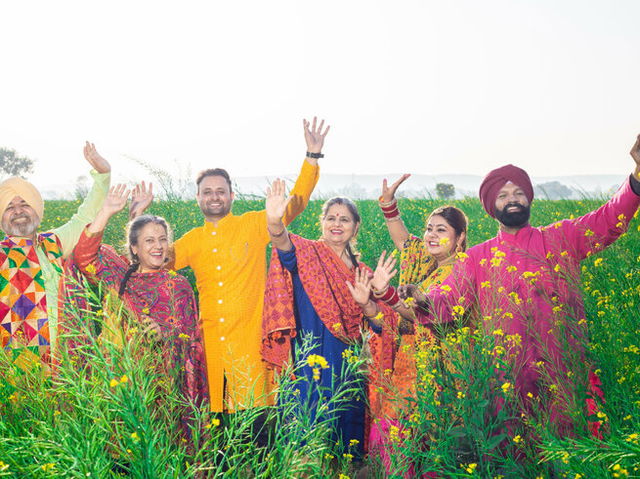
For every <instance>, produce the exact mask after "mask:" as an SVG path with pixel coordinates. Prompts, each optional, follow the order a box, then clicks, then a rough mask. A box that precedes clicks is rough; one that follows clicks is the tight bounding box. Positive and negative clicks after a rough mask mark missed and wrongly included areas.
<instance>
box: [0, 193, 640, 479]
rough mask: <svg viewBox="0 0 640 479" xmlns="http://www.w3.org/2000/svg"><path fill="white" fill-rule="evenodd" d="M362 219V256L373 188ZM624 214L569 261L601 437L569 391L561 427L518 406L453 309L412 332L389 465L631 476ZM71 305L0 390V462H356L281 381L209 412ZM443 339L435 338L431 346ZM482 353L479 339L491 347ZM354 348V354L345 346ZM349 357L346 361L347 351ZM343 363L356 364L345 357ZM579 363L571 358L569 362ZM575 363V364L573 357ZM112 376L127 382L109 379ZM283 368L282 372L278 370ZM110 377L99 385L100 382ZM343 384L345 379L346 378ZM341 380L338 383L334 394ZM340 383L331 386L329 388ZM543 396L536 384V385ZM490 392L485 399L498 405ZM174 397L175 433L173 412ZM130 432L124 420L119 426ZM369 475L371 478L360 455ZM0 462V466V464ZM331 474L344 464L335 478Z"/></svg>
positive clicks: (345, 471)
mask: <svg viewBox="0 0 640 479" xmlns="http://www.w3.org/2000/svg"><path fill="white" fill-rule="evenodd" d="M452 203H453V204H454V205H456V206H458V207H460V208H461V209H462V210H463V211H465V213H466V214H467V215H468V216H469V219H470V229H469V244H471V245H473V244H476V243H478V242H481V241H484V240H486V239H488V238H490V237H492V236H493V235H494V234H495V233H496V231H497V225H496V223H495V221H494V220H492V219H491V218H489V217H488V216H487V215H485V214H484V213H483V211H482V209H481V206H480V203H479V202H478V201H477V200H472V199H467V200H461V201H454V202H452ZM600 204H601V202H600V201H596V200H586V199H585V200H581V201H559V202H554V201H546V200H541V201H540V200H536V202H535V203H534V205H533V208H532V213H533V216H532V224H534V226H535V225H542V224H548V223H551V222H553V221H555V220H558V219H562V218H567V217H571V216H578V215H580V214H584V213H586V212H588V211H591V210H592V209H595V208H596V207H597V206H599V205H600ZM440 205H441V203H440V202H439V201H437V200H411V201H409V200H401V201H400V210H401V212H402V215H403V219H404V220H405V223H406V224H407V226H408V228H409V230H410V231H411V232H412V233H414V234H417V235H421V234H422V232H423V230H424V228H423V224H424V220H425V218H426V216H427V214H428V213H429V212H430V211H431V210H432V209H433V208H435V207H436V206H440ZM358 206H359V208H360V212H361V216H362V217H363V225H362V227H361V230H360V235H359V238H358V247H359V250H360V252H361V253H362V259H363V260H364V262H365V263H367V264H369V265H374V264H375V261H376V259H377V257H378V255H379V254H380V253H381V252H382V250H385V249H386V250H391V249H393V245H392V243H391V241H390V239H389V237H388V234H387V232H386V227H385V225H384V222H383V219H382V215H381V214H380V213H379V211H378V207H377V204H376V203H375V202H373V201H360V202H358ZM75 207H76V206H75V203H73V202H49V203H47V218H48V219H49V221H50V222H51V224H54V225H56V224H60V223H61V222H62V221H64V220H65V219H66V218H68V217H69V216H70V215H71V214H72V213H73V211H74V209H75ZM262 207H263V204H262V202H260V201H242V202H240V201H238V202H236V203H235V205H234V212H235V213H236V214H239V213H241V212H243V211H246V210H248V209H260V208H262ZM151 212H153V213H155V214H159V215H162V216H164V217H165V218H167V219H168V220H169V222H170V223H171V224H172V226H173V228H174V230H175V235H176V237H180V236H181V235H182V234H184V233H185V232H186V231H188V230H190V229H191V228H193V227H195V226H199V225H201V224H202V217H201V214H200V212H199V210H198V208H197V206H196V205H195V202H186V201H185V202H183V201H174V202H170V203H168V202H158V203H156V204H154V205H153V206H152V208H151ZM319 212H320V202H311V204H310V205H309V207H308V208H307V210H306V211H305V212H304V213H303V214H302V215H301V216H300V217H299V218H297V219H296V220H295V222H294V223H293V225H292V227H291V229H292V231H293V232H295V233H298V234H301V235H302V236H305V237H309V238H316V237H318V236H319V223H318V214H319ZM125 221H126V218H125V216H124V215H120V216H118V217H117V218H116V219H115V221H112V223H111V224H110V226H109V229H108V231H107V234H106V235H105V238H106V239H105V241H106V242H107V243H111V244H115V245H118V244H120V243H121V242H122V239H123V237H124V236H123V229H124V224H125ZM637 228H638V224H637V221H635V220H634V221H633V222H632V224H631V227H630V231H629V233H627V234H625V235H623V236H622V237H621V238H620V239H619V240H618V242H616V243H615V244H614V245H613V246H611V247H610V248H608V249H607V250H605V252H603V253H600V254H598V255H597V256H593V257H590V258H588V259H586V260H585V261H584V262H583V268H582V269H583V271H582V275H583V280H582V289H583V295H584V299H585V307H586V320H587V324H588V328H589V336H588V338H586V345H585V346H586V355H587V358H586V362H587V363H589V364H592V365H593V367H594V368H595V369H596V371H597V373H598V375H599V377H600V379H601V381H602V388H603V390H604V393H605V397H606V403H605V404H604V405H602V408H601V413H600V414H599V415H598V417H595V418H591V419H594V420H597V421H601V422H602V424H603V430H604V436H605V437H604V439H603V440H602V441H600V440H594V439H592V438H591V437H590V435H589V434H588V432H587V428H586V419H587V418H585V417H582V418H580V417H579V416H580V415H581V414H582V411H581V410H580V409H581V408H580V405H579V404H573V406H571V407H573V414H574V415H575V417H576V421H577V423H578V426H577V429H576V431H577V432H576V434H575V435H574V436H572V437H563V436H562V435H561V434H560V433H559V432H558V431H557V428H556V427H555V425H554V424H550V423H549V422H548V420H547V418H546V416H545V414H544V411H542V410H541V411H537V412H536V411H532V413H531V417H530V418H522V417H520V414H521V410H522V408H521V405H520V404H519V403H518V399H517V397H516V395H515V394H514V392H513V388H512V387H508V386H506V387H505V384H511V385H512V384H513V383H514V379H513V374H514V372H512V371H511V370H510V366H509V364H510V363H509V361H508V360H507V358H505V357H504V356H502V355H500V354H495V351H496V347H498V346H500V345H501V344H502V343H497V342H496V341H497V337H496V335H495V334H493V331H490V330H486V329H485V328H484V327H483V324H482V322H479V323H473V324H470V323H467V322H461V323H459V324H457V325H455V327H453V328H452V329H449V330H446V331H441V332H440V338H441V341H440V343H439V346H438V348H439V349H436V348H432V347H422V348H421V347H420V345H418V347H417V354H416V364H417V368H418V381H417V384H416V395H415V396H414V397H412V398H396V400H398V401H400V402H402V401H406V404H407V406H406V410H407V411H408V412H407V414H406V415H405V416H403V417H402V418H401V427H400V428H399V429H398V430H394V431H393V433H394V434H393V437H391V443H392V446H393V448H394V454H393V455H392V469H394V471H395V472H394V473H393V474H392V475H394V477H402V473H403V472H404V471H406V470H407V468H408V465H409V464H412V465H413V467H414V469H415V470H416V471H420V472H433V473H437V474H438V475H439V477H489V478H492V477H505V478H509V477H531V478H537V477H545V478H550V477H567V478H570V479H575V478H579V477H582V478H591V477H639V476H640V472H639V470H638V468H639V464H640V344H638V337H639V333H640V315H639V314H638V313H639V299H638V298H639V297H640V245H639V242H638V239H639V237H638V236H639V235H638V230H637ZM90 303H92V305H93V306H92V307H91V308H89V310H88V311H79V312H78V318H81V319H82V321H78V324H79V325H82V328H87V329H86V330H85V329H82V328H80V327H78V329H77V331H76V333H73V332H70V333H67V334H68V335H73V334H77V335H78V339H79V338H80V337H82V338H87V337H88V338H92V339H91V341H89V342H87V340H86V339H83V341H84V342H81V344H80V346H78V347H79V348H80V352H78V349H76V350H73V351H72V352H65V356H64V359H63V363H62V365H61V366H60V368H59V372H58V375H57V376H56V378H55V379H54V380H44V379H42V378H40V376H38V375H37V374H31V375H29V374H23V375H21V376H20V377H19V380H18V381H17V383H16V384H15V386H13V387H12V388H8V389H5V390H3V391H2V392H1V394H2V400H1V401H0V409H1V410H2V420H1V421H0V461H2V463H0V476H2V475H4V476H7V477H61V476H64V477H119V476H118V474H124V475H129V477H216V476H217V477H224V476H226V477H336V478H337V477H339V476H340V474H342V475H344V476H348V477H353V476H354V475H355V466H354V465H353V464H351V461H350V459H351V458H350V457H349V454H348V453H345V452H344V451H343V450H341V449H338V448H335V447H334V446H335V445H333V443H332V442H331V441H330V440H329V438H331V437H332V436H331V431H330V429H331V428H330V421H328V422H327V421H325V422H323V421H316V422H314V421H312V419H311V418H313V415H312V414H311V411H309V410H305V409H304V408H301V407H300V406H299V405H298V403H297V402H296V401H295V400H294V399H296V398H289V397H288V394H289V392H288V391H291V389H288V388H287V385H286V383H285V385H283V387H282V389H281V396H280V407H279V408H278V409H265V410H262V409H260V408H254V409H252V410H248V411H242V412H239V413H237V414H235V415H233V416H232V417H230V418H229V419H228V421H229V423H228V424H227V425H226V426H225V424H218V422H217V421H218V419H219V418H217V417H213V416H211V415H210V414H209V413H208V412H207V411H203V410H200V409H198V408H197V407H195V406H194V405H191V404H188V402H187V401H186V400H185V398H182V397H180V395H179V392H178V389H177V388H174V387H172V386H171V383H170V381H168V380H166V378H164V377H160V376H159V375H158V374H156V373H154V371H156V366H157V361H158V358H157V356H156V355H154V354H153V352H152V349H151V348H150V347H149V344H148V340H147V339H145V338H140V339H139V341H131V342H129V343H127V344H126V346H125V347H123V348H117V347H114V346H112V345H109V344H108V343H105V342H104V341H102V342H101V341H100V339H98V338H99V337H98V336H97V334H96V329H99V328H96V327H95V326H96V325H98V326H99V325H100V324H102V323H103V322H104V317H103V316H102V315H104V313H99V310H100V309H101V308H102V306H101V302H100V298H99V297H93V298H90ZM443 351H444V352H443ZM488 352H491V353H490V354H489V353H488ZM355 357H358V356H357V355H356V356H355ZM363 361H364V360H363V359H360V358H359V357H358V359H357V361H354V364H351V365H350V366H349V367H350V368H353V369H352V370H351V372H353V373H355V371H356V369H358V368H359V367H361V366H362V362H363ZM355 363H357V364H355ZM2 367H3V368H6V364H5V365H4V366H2ZM582 369H584V368H582ZM580 370H581V365H580V364H576V365H575V371H576V374H578V373H577V372H578V371H580ZM2 374H3V376H4V375H6V374H8V372H7V371H6V370H3V371H2ZM123 377H126V378H127V380H126V381H122V378H123ZM283 377H284V378H285V381H288V380H289V379H288V376H287V375H284V376H283ZM114 380H115V381H116V382H117V384H116V385H115V386H112V385H111V384H112V381H114ZM344 387H345V388H346V389H345V391H348V390H350V389H353V388H356V387H357V385H355V384H353V383H349V382H347V383H346V384H345V385H344ZM344 394H347V393H344ZM344 394H342V395H341V394H337V395H336V401H339V400H340V398H341V397H344ZM542 399H544V398H541V400H542ZM496 404H500V405H501V407H500V408H499V409H497V408H496ZM184 411H188V412H189V414H190V416H191V418H192V419H191V421H190V423H189V424H190V431H191V433H190V434H188V435H185V433H184V431H183V430H182V428H181V427H180V421H179V416H180V415H181V414H184ZM262 413H264V414H266V415H267V416H268V417H269V419H268V420H269V421H271V422H272V423H273V424H275V426H276V427H275V428H274V431H276V433H275V434H276V436H275V437H274V438H273V444H274V446H273V447H272V448H271V449H270V450H268V451H267V450H264V451H261V450H257V449H256V448H255V446H254V445H253V442H252V437H251V435H252V434H253V433H254V432H253V431H252V429H251V424H252V422H253V421H254V419H256V418H257V416H258V414H262ZM134 433H135V435H134ZM365 465H369V473H370V476H369V477H383V472H382V468H381V466H380V465H379V464H377V463H376V461H375V459H372V460H371V461H369V462H368V463H366V464H365ZM5 466H6V467H5ZM344 476H343V477H344Z"/></svg>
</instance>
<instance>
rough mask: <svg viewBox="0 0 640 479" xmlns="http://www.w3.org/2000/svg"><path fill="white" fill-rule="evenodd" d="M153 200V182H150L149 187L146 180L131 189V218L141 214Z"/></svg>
mask: <svg viewBox="0 0 640 479" xmlns="http://www.w3.org/2000/svg"><path fill="white" fill-rule="evenodd" d="M152 201H153V183H149V189H147V186H146V185H145V183H144V181H142V182H140V184H138V185H136V186H135V188H133V190H131V204H130V205H129V219H133V218H135V217H137V216H140V215H141V214H143V213H144V212H145V210H146V209H147V208H148V207H149V205H150V204H151V202H152Z"/></svg>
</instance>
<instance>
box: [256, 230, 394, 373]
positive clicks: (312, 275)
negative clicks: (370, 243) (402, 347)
mask: <svg viewBox="0 0 640 479" xmlns="http://www.w3.org/2000/svg"><path fill="white" fill-rule="evenodd" d="M289 236H290V238H291V242H292V243H293V244H294V246H295V248H296V258H297V261H298V274H299V275H300V281H301V282H302V285H303V287H304V289H305V291H306V293H307V295H308V296H309V300H310V301H311V304H312V305H313V308H314V309H315V311H316V313H318V316H319V317H320V319H321V320H322V322H323V323H324V325H325V326H326V328H327V329H328V330H329V331H330V332H331V333H332V334H333V335H334V336H335V337H337V338H338V339H340V340H341V341H343V342H348V341H353V340H355V339H357V338H358V337H359V336H360V327H361V325H362V318H363V313H362V309H361V308H360V306H359V305H358V304H357V303H356V302H355V301H354V300H353V297H352V296H351V293H350V292H349V288H348V287H347V285H346V282H347V281H350V282H351V283H353V282H354V278H355V276H354V271H352V270H350V269H349V268H347V266H346V265H345V264H344V262H343V261H342V260H341V259H340V258H338V257H337V256H336V254H335V253H334V252H333V250H332V249H331V248H330V247H329V246H327V245H326V244H325V243H324V242H322V241H313V240H308V239H305V238H302V237H300V236H298V235H294V234H291V235H289ZM359 267H360V268H367V267H366V266H365V265H364V264H363V263H360V264H359ZM367 269H368V268H367ZM293 304H294V300H293V284H292V281H291V274H290V273H289V271H287V270H286V269H285V268H284V267H283V266H282V264H281V263H280V259H279V258H278V253H277V251H274V252H273V256H272V259H271V265H270V266H269V274H268V275H267V284H266V290H265V297H264V313H263V321H262V357H263V359H264V360H265V361H266V362H267V363H269V364H270V365H271V366H273V367H275V368H277V369H280V368H282V366H283V365H284V364H285V363H286V362H287V361H288V360H289V353H290V351H291V340H292V338H294V337H295V336H296V334H297V331H296V319H295V316H294V312H293ZM385 307H386V305H384V307H383V308H384V309H383V312H384V313H385V316H387V314H389V313H391V315H392V316H393V312H392V311H391V310H390V308H385ZM386 309H389V311H386Z"/></svg>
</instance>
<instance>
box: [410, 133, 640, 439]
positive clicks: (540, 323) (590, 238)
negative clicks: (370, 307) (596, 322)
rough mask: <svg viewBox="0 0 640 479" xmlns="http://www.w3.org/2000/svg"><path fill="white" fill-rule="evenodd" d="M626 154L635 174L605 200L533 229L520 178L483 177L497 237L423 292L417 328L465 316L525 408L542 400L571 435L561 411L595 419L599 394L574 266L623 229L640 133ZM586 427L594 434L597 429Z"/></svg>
mask: <svg viewBox="0 0 640 479" xmlns="http://www.w3.org/2000/svg"><path fill="white" fill-rule="evenodd" d="M631 156H632V157H633V159H634V161H635V163H636V169H635V171H634V173H633V174H632V175H630V177H629V179H626V180H625V181H624V183H623V184H622V186H621V187H620V189H619V190H618V191H617V192H616V193H615V194H614V196H613V197H612V198H611V199H610V200H609V201H608V202H607V203H605V204H604V205H603V206H601V207H600V208H598V209H597V210H595V211H592V212H591V213H588V214H586V215H584V216H581V217H579V218H575V219H567V220H563V221H559V222H557V223H553V224H551V225H548V226H544V227H538V228H534V227H532V226H531V225H529V210H530V204H531V202H532V200H533V187H532V185H531V181H530V179H529V176H528V175H527V173H526V172H525V171H524V170H522V169H520V168H517V167H515V166H513V165H507V166H503V167H501V168H498V169H496V170H493V171H491V172H490V173H489V174H488V175H487V176H486V177H485V179H484V180H483V182H482V185H481V186H480V199H481V201H482V204H483V207H484V209H485V211H486V212H487V213H488V214H489V215H490V216H492V217H494V218H496V219H497V220H498V222H499V232H498V235H497V236H496V237H494V238H492V239H490V240H488V241H485V242H484V243H481V244H478V245H476V246H474V247H473V248H471V249H469V250H468V251H467V255H463V256H464V257H463V258H461V260H460V261H458V262H457V263H456V265H455V267H454V271H453V273H452V274H451V275H450V276H449V278H448V279H447V280H446V281H445V282H444V283H443V284H442V285H440V286H439V287H436V288H432V289H431V290H430V291H429V293H428V294H427V299H428V301H427V302H426V303H425V304H428V308H427V309H428V311H424V310H423V312H422V313H420V314H419V315H418V320H419V321H421V322H422V323H426V324H433V323H439V322H450V321H452V320H453V319H455V318H456V317H458V316H460V315H462V314H464V312H465V311H470V310H473V311H474V316H475V315H477V317H478V318H479V319H478V321H479V322H482V323H483V324H484V325H485V328H486V329H487V331H488V332H489V334H491V333H493V334H494V335H495V337H496V339H497V340H498V342H499V343H500V344H501V345H502V346H503V347H504V348H505V350H506V353H505V354H504V357H509V358H511V361H510V365H511V367H512V371H511V374H512V375H513V378H514V383H515V389H516V392H517V393H518V395H519V397H520V400H521V401H522V402H523V404H524V405H525V409H526V410H531V409H532V404H533V401H534V400H535V401H537V398H541V399H542V405H543V408H545V409H547V410H548V412H549V413H550V417H551V419H552V420H553V422H554V423H555V424H556V425H557V427H558V430H559V431H564V432H569V431H570V430H571V429H572V420H571V419H570V418H569V417H568V414H567V413H568V410H570V409H571V404H572V403H573V404H584V401H581V400H580V397H582V398H583V399H585V400H586V401H587V406H588V410H589V411H588V412H589V413H590V414H593V413H594V412H595V411H596V409H595V404H594V396H595V395H599V396H601V394H602V393H601V391H600V389H599V387H598V385H599V380H598V378H597V377H596V376H595V375H594V374H593V373H591V372H590V371H589V367H588V365H585V361H584V354H583V351H584V348H583V346H582V344H583V343H584V337H585V334H586V330H585V324H586V319H585V316H584V305H583V302H582V297H581V291H580V261H581V260H583V259H585V258H586V257H588V256H590V255H592V254H595V253H597V252H599V251H601V250H602V249H604V248H605V247H607V246H608V245H610V244H611V243H613V242H614V241H615V240H616V239H617V238H618V237H619V236H620V235H621V234H622V233H624V232H625V231H626V230H627V226H628V223H629V221H630V220H631V218H632V217H633V215H634V213H635V212H636V209H637V208H638V206H639V205H640V181H639V180H640V176H639V174H640V136H638V140H637V141H636V144H635V145H634V147H633V149H632V150H631ZM480 318H482V319H480ZM507 338H510V339H509V340H507ZM518 342H519V343H520V344H519V345H518V344H517V343H518ZM587 377H588V379H589V380H588V381H587ZM587 382H588V383H589V384H590V385H589V386H587ZM545 398H548V399H550V401H546V400H545ZM574 400H577V401H578V402H577V403H574V402H573V401H574ZM574 410H575V408H574ZM591 430H592V433H593V434H595V435H599V434H598V431H597V426H596V425H594V424H591Z"/></svg>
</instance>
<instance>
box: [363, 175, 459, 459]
mask: <svg viewBox="0 0 640 479" xmlns="http://www.w3.org/2000/svg"><path fill="white" fill-rule="evenodd" d="M409 177H410V175H409V174H405V175H402V176H401V177H400V178H399V179H398V180H397V181H395V182H394V183H393V184H392V185H390V186H389V185H388V183H387V180H386V179H385V180H383V183H382V194H381V196H380V199H379V205H380V208H381V210H382V213H383V215H384V218H385V221H386V225H387V228H388V230H389V234H390V236H391V239H392V241H393V244H394V245H395V246H396V248H397V249H398V250H399V251H400V278H399V288H398V292H399V296H398V297H394V295H387V296H388V298H387V302H388V303H389V305H390V306H391V307H393V308H394V309H395V311H396V312H398V314H399V315H400V316H401V317H402V318H404V320H405V321H404V322H400V323H399V324H398V327H397V328H395V330H394V329H393V328H389V327H385V328H382V329H381V330H380V331H379V335H377V336H376V337H374V340H373V341H372V348H371V349H372V353H373V357H374V364H376V365H378V367H377V368H376V367H374V368H373V369H372V378H371V381H370V388H369V397H370V402H371V407H372V415H373V417H375V420H374V421H373V425H372V427H371V430H370V436H369V444H370V449H371V451H372V452H377V453H378V454H379V455H380V457H381V459H382V461H383V463H384V465H385V467H386V469H387V472H390V467H391V459H390V455H389V454H390V452H389V449H390V441H389V430H390V428H391V427H392V426H393V427H395V428H397V429H398V430H399V429H400V428H401V425H400V421H399V418H400V417H401V416H403V415H404V416H407V415H408V412H407V410H406V404H405V403H404V402H403V400H404V398H406V397H413V396H415V394H414V393H415V391H414V387H415V384H416V363H415V355H416V348H418V349H420V350H425V349H428V348H431V347H433V346H434V345H435V341H436V338H435V336H434V334H433V333H432V332H431V330H429V329H428V328H424V327H422V328H420V327H418V328H414V327H413V324H414V322H415V319H416V315H415V309H416V307H417V304H418V303H417V302H415V301H410V300H408V301H406V302H405V301H402V300H400V298H403V299H405V300H406V299H407V298H412V297H413V296H414V295H415V292H416V291H420V292H422V293H424V292H426V291H428V290H429V289H430V288H431V287H432V286H434V285H438V284H441V283H442V281H444V280H445V279H446V278H447V277H448V276H449V274H451V270H452V268H453V265H454V263H455V260H456V256H457V254H458V253H461V252H464V251H465V250H466V248H467V224H468V220H467V217H466V215H465V214H464V212H462V211H461V210H460V209H458V208H456V207H454V206H442V207H439V208H436V209H435V210H433V211H432V212H431V213H430V214H429V216H428V217H427V221H426V229H425V232H424V236H423V238H418V237H417V236H414V235H411V234H410V233H409V231H408V230H407V227H406V226H405V224H404V222H403V221H402V217H401V216H400V211H399V209H398V202H397V200H396V198H395V193H396V191H397V190H398V187H399V186H400V185H401V184H402V183H404V182H405V181H406V180H407V179H408V178H409ZM395 266H396V259H395V258H394V257H393V256H392V255H389V256H386V252H383V253H382V255H381V256H380V259H379V261H378V265H377V267H376V270H375V272H374V276H373V278H372V281H371V285H372V288H373V289H374V294H375V292H376V291H378V292H379V295H380V294H381V293H383V292H384V293H387V292H390V291H389V290H388V286H389V283H390V281H391V279H392V278H393V277H394V276H395V274H396V273H397V270H396V269H395ZM385 356H386V357H387V358H388V357H391V358H393V361H392V362H391V364H387V365H383V363H384V362H385ZM385 370H387V371H388V372H387V374H385V373H384V371H385ZM381 389H382V391H381ZM407 470H408V471H411V466H409V467H408V468H407Z"/></svg>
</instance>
